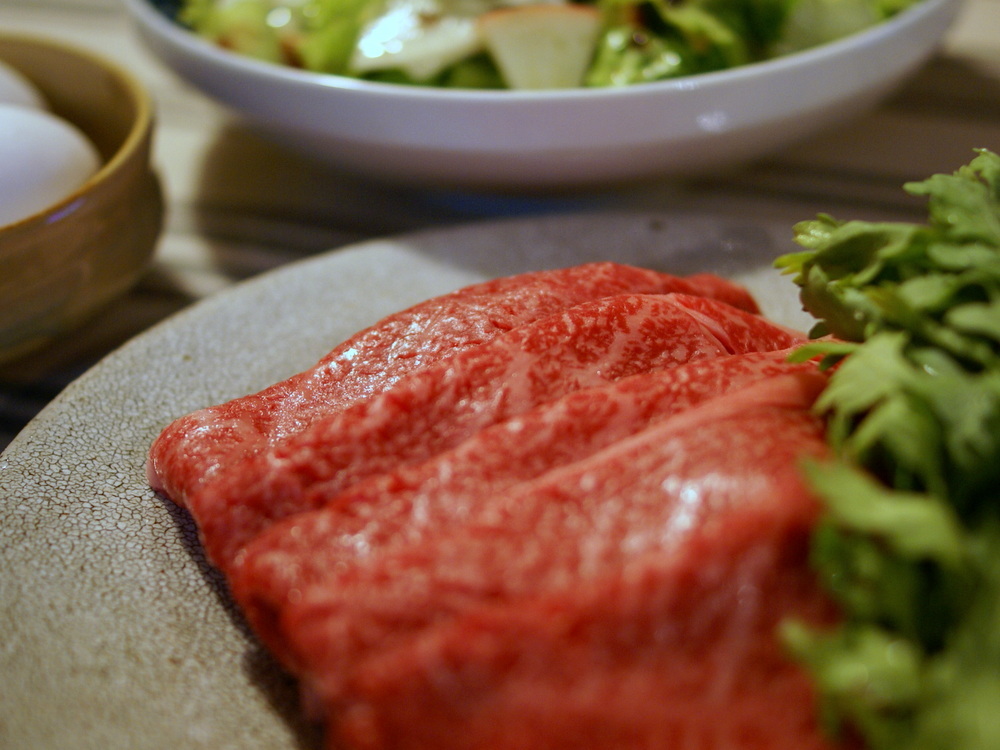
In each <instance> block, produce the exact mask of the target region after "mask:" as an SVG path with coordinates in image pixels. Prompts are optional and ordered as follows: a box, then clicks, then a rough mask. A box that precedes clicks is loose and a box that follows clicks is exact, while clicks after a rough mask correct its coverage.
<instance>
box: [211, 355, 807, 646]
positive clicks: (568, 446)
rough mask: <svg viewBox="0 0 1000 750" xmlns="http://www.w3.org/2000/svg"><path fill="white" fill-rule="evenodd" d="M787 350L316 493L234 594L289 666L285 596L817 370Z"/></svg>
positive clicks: (654, 380)
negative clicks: (693, 415) (738, 393)
mask: <svg viewBox="0 0 1000 750" xmlns="http://www.w3.org/2000/svg"><path fill="white" fill-rule="evenodd" d="M787 355H788V351H787V350H781V351H774V352H754V353H750V354H744V355H733V356H729V357H719V358H714V359H703V360H696V361H692V362H688V363H685V364H682V365H678V366H677V367H672V368H668V369H665V370H657V371H653V372H649V373H642V374H639V375H634V376H631V377H628V378H623V379H621V380H618V381H616V382H614V383H610V384H607V385H603V386H597V387H593V388H586V389H582V390H579V391H574V392H573V393H570V394H569V395H567V396H564V397H563V398H560V399H556V400H554V401H549V402H546V403H544V404H542V405H541V406H539V407H536V408H535V409H532V410H531V411H529V412H527V413H525V414H523V415H519V416H517V417H514V418H512V419H509V420H505V421H502V422H500V423H498V424H496V425H493V426H492V427H488V428H486V429H484V430H481V431H479V432H477V433H475V434H474V435H472V436H471V437H470V438H468V439H467V440H465V441H464V442H462V443H460V444H459V445H458V446H456V447H455V448H454V449H452V450H448V451H444V452H442V453H440V454H437V455H435V456H433V457H432V458H430V459H429V460H427V461H424V462H422V463H419V464H414V465H407V466H404V467H402V468H400V469H398V470H396V471H394V472H391V473H387V474H381V475H377V476H374V477H372V478H370V479H368V480H365V481H362V482H359V483H357V484H355V485H353V486H352V487H350V488H348V489H347V490H346V491H344V492H340V493H334V494H333V495H332V496H331V495H323V496H319V494H320V493H318V491H316V490H314V491H313V492H312V493H310V494H311V495H312V497H311V499H310V503H309V504H310V505H315V506H317V507H318V506H320V505H323V506H324V507H323V508H322V509H321V510H317V511H313V512H311V513H307V514H304V515H302V514H300V515H297V516H295V517H294V518H291V519H288V520H287V521H285V522H282V523H279V524H276V525H275V526H274V527H272V528H271V529H269V530H268V531H267V532H265V533H264V534H262V535H261V536H260V537H258V538H257V539H255V540H254V541H253V542H251V544H250V545H248V547H247V548H246V550H245V551H244V552H243V553H242V554H241V555H239V557H238V558H237V560H236V561H235V563H234V565H233V567H232V569H231V571H230V578H231V580H230V584H231V589H232V592H233V595H234V597H235V598H236V600H237V602H238V603H239V604H240V605H241V607H242V609H243V611H244V613H245V614H246V615H247V617H248V619H249V621H250V623H251V624H252V625H253V627H254V630H255V631H256V632H257V633H258V634H259V635H260V637H261V638H262V639H263V640H264V642H265V643H267V644H268V645H269V646H270V647H271V648H272V650H273V651H275V652H276V653H277V654H278V655H279V657H280V658H282V660H283V661H285V662H288V663H289V664H290V662H291V655H290V654H287V653H286V651H285V649H284V645H283V639H282V638H281V637H280V636H279V634H278V633H277V632H275V629H276V628H277V622H278V617H279V612H280V610H281V609H282V608H283V607H284V605H285V603H286V601H287V600H288V596H289V592H294V594H295V595H296V596H298V595H299V594H300V593H301V592H302V591H303V590H305V589H306V588H308V587H311V586H313V585H316V584H317V583H318V582H320V581H321V580H323V579H324V578H327V577H331V576H333V575H334V572H335V571H338V570H341V569H343V567H344V566H345V565H349V564H356V563H357V562H358V561H359V560H361V559H363V558H365V557H367V556H370V555H374V554H379V553H382V552H384V551H385V550H386V549H387V548H388V547H389V546H391V545H394V544H410V543H413V542H415V541H418V540H419V539H420V538H422V537H423V535H424V534H426V533H428V532H430V533H433V532H434V531H435V530H436V529H437V528H439V526H440V525H441V524H446V523H449V522H453V521H454V519H455V518H458V517H462V516H465V515H467V514H469V513H471V512H472V511H473V508H474V507H475V503H476V502H477V500H478V499H479V498H482V497H489V496H491V495H494V494H496V493H498V492H501V491H503V490H506V489H507V488H509V487H512V486H514V485H516V484H518V483H520V482H524V481H527V480H529V479H533V478H535V477H537V476H539V475H541V474H543V473H545V472H546V471H549V470H551V469H553V468H556V467H558V466H562V465H565V464H568V463H571V462H573V461H577V460H580V459H582V458H585V457H586V456H589V455H591V454H593V453H595V452H596V451H598V450H600V449H602V448H605V447H607V446H608V445H610V444H612V443H614V442H616V441H618V440H621V439H623V438H625V437H628V436H630V435H633V434H635V433H636V432H639V431H641V430H643V429H645V428H646V427H649V426H650V425H652V424H655V423H656V422H659V421H661V420H663V419H666V418H668V417H670V416H672V415H674V414H678V413H680V412H682V411H684V410H686V409H689V408H691V407H692V406H694V405H696V404H698V403H701V402H703V401H705V400H707V399H710V398H713V397H716V396H719V395H721V394H723V393H727V392H729V391H733V390H736V389H739V388H742V387H744V386H746V385H748V384H749V383H752V382H756V381H759V380H763V379H766V378H771V377H774V376H776V375H780V374H783V373H790V372H800V371H811V370H813V369H814V367H815V366H814V365H813V364H811V363H802V364H790V363H789V362H787Z"/></svg>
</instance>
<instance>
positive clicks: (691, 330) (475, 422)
mask: <svg viewBox="0 0 1000 750" xmlns="http://www.w3.org/2000/svg"><path fill="white" fill-rule="evenodd" d="M802 341H803V337H802V335H801V334H798V333H796V332H791V331H788V330H786V329H784V328H782V327H780V326H777V325H774V324H771V323H768V322H767V321H766V320H764V319H763V318H760V317H759V316H756V315H753V314H750V313H746V312H743V311H741V310H738V309H737V308H734V307H731V306H730V305H727V304H724V303H721V302H718V301H715V300H706V299H703V298H694V297H690V296H688V295H680V294H666V295H619V296H614V297H604V298H602V299H599V300H595V301H593V302H588V303H583V304H581V305H577V306H574V307H572V308H569V309H567V310H565V311H563V312H560V313H556V314H554V315H551V316H548V317H546V318H542V319H541V320H538V321H535V322H534V323H530V324H526V325H523V326H520V327H517V328H514V329H513V330H511V331H508V332H506V333H503V334H500V335H498V336H496V337H494V338H493V339H491V340H490V341H488V342H486V343H484V344H480V345H478V346H474V347H470V348H467V349H463V350H461V351H459V352H458V353H457V354H454V355H452V356H451V357H447V358H444V359H441V360H439V361H437V362H436V363H434V364H431V365H428V366H426V367H422V368H420V369H419V370H416V371H414V372H412V373H410V374H409V375H407V376H406V377H404V378H401V379H400V380H399V381H397V382H396V383H395V384H394V385H393V386H392V387H391V388H389V389H388V390H386V391H384V392H382V393H380V394H377V395H375V396H373V397H372V398H369V399H367V400H366V401H362V402H360V403H358V404H356V405H355V406H353V407H350V408H348V409H347V410H345V411H343V412H339V413H335V414H333V415H331V416H329V417H325V418H321V419H318V420H316V421H315V422H313V423H312V424H311V425H310V426H309V427H308V428H307V429H304V430H303V431H301V432H299V433H297V434H295V435H292V436H290V437H288V438H287V439H285V440H283V441H281V442H279V443H277V444H276V445H274V446H273V447H271V448H270V449H268V450H265V451H261V452H260V453H258V454H256V455H254V456H251V457H249V458H247V459H245V460H241V461H237V462H234V463H233V464H232V465H230V466H228V467H227V468H226V469H225V470H224V471H219V472H218V476H217V477H216V479H215V480H214V481H213V482H211V483H208V484H206V485H204V486H202V487H201V488H200V489H199V490H198V491H197V492H195V493H193V494H192V495H191V496H190V498H189V500H188V508H189V510H190V511H191V513H192V515H193V516H194V518H195V520H196V521H197V523H198V525H199V529H200V531H201V535H202V540H203V542H204V545H205V549H206V552H207V553H208V555H209V558H210V559H211V560H212V561H213V563H214V564H215V565H217V566H218V567H219V568H221V569H222V570H223V572H227V571H228V569H229V567H230V564H231V561H232V560H233V558H234V556H235V555H236V554H238V552H239V551H240V549H242V547H243V546H244V545H245V544H246V543H247V542H249V541H251V540H252V539H253V538H254V537H256V536H257V535H259V534H260V533H261V532H263V531H264V530H265V529H266V528H267V527H268V526H270V525H271V524H272V523H273V522H275V521H276V520H279V519H281V518H285V517H288V516H291V515H294V514H297V513H301V512H304V511H307V510H312V509H313V508H314V507H315V505H310V503H311V502H312V500H311V498H314V497H316V496H317V495H316V494H315V493H313V490H316V489H317V488H319V487H322V494H325V495H329V494H331V493H333V492H338V491H340V490H343V489H346V488H347V487H349V486H351V485H352V484H354V483H355V482H358V481H360V480H362V479H365V478H367V477H370V476H373V475H376V474H380V473H385V472H389V471H393V470H395V469H396V468H398V467H399V466H402V465H405V464H411V463H417V462H419V461H423V460H426V459H427V458H429V457H431V456H433V455H434V454H436V453H439V452H441V451H443V450H447V449H449V448H452V447H454V446H455V445H457V444H458V443H459V442H461V441H462V440H464V439H465V438H467V437H469V436H470V435H472V434H473V433H475V432H477V431H478V430H481V429H483V428H485V427H487V426H489V425H491V424H494V423H496V422H498V421H500V420H502V419H506V418H509V417H512V416H514V415H517V414H521V413H524V412H525V411H528V410H529V409H531V408H533V407H535V406H537V405H539V404H541V403H544V402H546V401H549V400H553V399H556V398H559V397H561V396H563V395H565V394H567V393H570V392H572V391H575V390H579V389H580V388H585V387H590V386H594V385H598V384H602V383H607V382H611V381H614V380H617V379H620V378H622V377H627V376H629V375H633V374H637V373H641V372H645V371H649V370H655V369H660V368H664V367H670V366H676V365H677V364H680V363H683V362H687V361H690V360H694V359H705V358H714V357H719V356H726V355H731V354H736V353H744V352H746V351H757V350H767V349H785V348H788V347H790V346H793V345H795V344H799V343H801V342H802ZM310 493H312V494H310ZM322 494H321V495H319V496H320V497H321V496H322Z"/></svg>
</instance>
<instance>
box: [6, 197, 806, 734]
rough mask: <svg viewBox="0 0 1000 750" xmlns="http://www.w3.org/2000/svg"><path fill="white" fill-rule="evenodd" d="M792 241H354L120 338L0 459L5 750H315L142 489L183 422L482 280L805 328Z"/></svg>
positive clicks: (639, 230) (249, 641)
mask: <svg viewBox="0 0 1000 750" xmlns="http://www.w3.org/2000/svg"><path fill="white" fill-rule="evenodd" d="M790 234H791V230H790V228H789V227H780V226H777V227H775V226H764V225H760V224H754V223H747V222H744V221H739V220H735V219H725V218H712V217H691V216H685V217H679V216H672V215H649V214H642V215H628V214H614V215H607V214H597V215H589V216H556V217H550V218H532V219H520V220H514V221H505V222H490V223H483V224H476V225H472V226H468V227H461V228H456V229H450V230H443V231H435V232H428V233H423V234H416V235H409V236H406V237H402V238H397V239H391V240H384V241H377V242H369V243H365V244H362V245H357V246H354V247H350V248H346V249H341V250H338V251H335V252H330V253H328V254H325V255H322V256H319V257H316V258H313V259H310V260H308V261H304V262H301V263H298V264H295V265H291V266H288V267H285V268H283V269H281V270H279V271H277V272H273V273H271V274H268V275H266V276H262V277H260V278H258V279H255V280H253V281H251V282H248V283H246V284H243V285H242V286H240V287H238V288H237V289H235V290H234V291H232V292H228V293H225V294H222V295H219V296H217V297H215V298H212V299H209V300H207V301H205V302H202V303H200V304H198V305H195V306H193V307H192V308H191V309H189V310H187V311H185V312H184V313H182V314H179V315H177V316H175V317H173V318H171V319H170V320H168V321H167V322H165V323H163V324H161V325H159V326H157V327H155V328H153V329H152V330H150V331H148V332H147V333H145V334H143V335H142V336H140V337H138V338H137V339H135V340H133V341H132V342H130V343H129V344H127V345H126V346H124V347H123V348H121V349H120V350H119V351H117V352H116V353H114V354H112V355H111V356H109V357H108V358H106V359H105V360H104V361H103V362H101V363H100V364H99V365H98V366H97V367H95V368H94V369H92V370H91V371H90V372H88V373H87V374H85V375H84V376H83V377H81V378H80V379H79V380H77V381H76V382H75V383H73V384H72V385H71V386H70V387H69V388H67V389H66V391H65V392H64V393H63V394H62V395H61V396H60V397H59V398H58V399H56V400H55V401H54V402H53V403H52V404H51V405H50V406H49V407H48V408H46V409H45V410H44V411H43V412H42V413H41V414H40V415H39V416H38V417H37V418H36V419H35V420H34V421H33V422H32V423H31V424H30V425H29V426H28V427H27V428H26V429H25V430H24V431H23V433H22V434H21V435H20V436H18V438H17V439H16V440H15V441H14V442H13V443H12V444H11V445H10V446H9V448H8V449H7V451H6V452H5V453H4V454H3V456H2V458H0V503H2V508H0V514H2V521H0V565H2V568H0V570H2V572H0V686H2V687H0V696H2V697H0V747H3V748H31V750H47V749H48V748H60V750H62V749H64V748H74V750H79V749H80V748H99V749H100V750H117V749H118V748H127V749H128V750H142V749H143V748H156V749H157V750H161V749H162V750H168V749H169V750H192V749H194V748H211V749H212V750H223V749H224V748H239V749H240V750H253V749H254V748H267V749H268V750H282V749H284V748H310V747H316V746H317V745H318V734H317V733H316V732H315V730H314V729H313V728H311V727H309V726H308V724H306V723H305V722H304V721H303V720H302V719H301V718H299V717H300V713H299V710H298V707H297V705H296V697H295V688H294V685H293V684H291V682H290V681H289V680H288V679H287V678H285V677H284V676H283V675H282V673H281V672H280V670H278V669H277V667H276V666H275V665H274V663H273V662H272V661H270V660H269V658H268V657H267V656H266V655H265V654H263V653H262V652H261V651H260V649H259V648H258V646H257V645H256V643H255V641H254V639H253V637H252V636H251V635H249V634H248V633H247V631H246V629H245V627H244V625H243V623H242V621H241V619H240V617H239V615H238V614H237V613H235V612H234V611H233V609H232V607H231V605H230V602H229V600H228V598H227V596H226V593H225V589H224V587H223V586H222V585H221V584H220V581H219V579H218V577H217V576H216V575H215V574H214V573H213V571H212V570H211V569H210V568H209V567H208V566H207V565H206V564H205V561H204V558H203V557H202V555H201V552H200V548H199V545H198V542H197V538H196V535H195V532H194V530H193V527H192V525H191V522H190V519H189V518H188V516H187V515H186V514H184V513H182V512H179V511H178V510H176V509H175V508H174V507H173V506H172V505H171V504H170V503H169V502H167V501H164V500H162V499H160V498H158V497H157V496H156V495H155V494H154V493H153V492H151V491H150V490H149V489H148V488H147V486H146V483H145V476H144V471H143V462H144V459H145V453H146V450H147V448H148V446H149V445H150V443H151V441H152V440H153V438H154V437H155V436H156V435H157V433H158V432H159V430H160V429H161V428H162V427H163V426H164V425H165V424H167V423H168V422H169V421H170V420H172V419H174V418H175V417H178V416H180V415H182V414H184V413H186V412H188V411H191V410H193V409H196V408H198V407H202V406H205V405H208V404H211V403H216V402H219V401H221V400H224V399H228V398H231V397H235V396H239V395H241V394H244V393H248V392H251V391H254V390H257V389H259V388H261V387H263V386H265V385H268V384H270V383H271V382H274V381H276V380H278V379H281V378H283V377H286V376H288V375H290V374H292V373H293V372H296V371H298V370H301V369H304V368H306V367H308V366H310V365H311V364H312V363H313V362H315V361H316V360H317V359H318V358H319V357H320V356H321V355H323V354H324V353H326V352H327V351H328V350H329V349H331V348H332V347H333V346H334V345H335V344H336V343H338V342H339V341H341V340H342V339H344V338H346V337H347V336H348V335H350V334H351V333H353V332H354V331H356V330H358V329H359V328H361V327H363V326H365V325H367V324H369V323H372V322H374V321H375V320H376V319H378V318H380V317H382V316H383V315H385V314H387V313H389V312H392V311H393V310H396V309H399V308H402V307H404V306H407V305H409V304H410V303H413V302H416V301H418V300H420V299H423V298H426V297H429V296H432V295H434V294H438V293H441V292H444V291H448V290H451V289H454V288H456V287H459V286H462V285H465V284H468V283H472V282H474V281H478V280H481V279H483V278H486V277H491V276H497V275H505V274H511V273H516V272H520V271H525V270H530V269H534V268H543V267H553V266H564V265H571V264H575V263H579V262H585V261H589V260H604V259H610V260H618V261H622V262H628V263H634V264H637V265H645V266H649V267H653V268H659V269H662V270H666V271H669V272H672V273H679V274H684V273H691V272H695V271H705V270H707V271H714V272H717V273H720V274H722V275H725V276H728V277H730V278H735V279H737V280H740V281H743V282H744V283H746V284H747V285H748V286H749V287H750V288H751V289H752V290H753V291H754V292H755V293H756V294H757V295H758V297H759V299H760V300H761V303H762V306H763V307H764V308H765V313H766V314H768V315H770V316H771V317H772V318H774V319H776V320H780V321H782V322H785V323H787V324H791V325H799V326H802V325H805V321H806V319H805V317H804V316H803V315H802V313H801V312H800V311H799V308H798V303H797V299H796V294H795V289H794V286H793V285H792V283H791V282H790V281H789V280H788V279H785V278H781V277H779V276H778V275H777V273H776V272H774V271H773V270H772V269H771V262H772V260H773V259H774V257H775V256H777V255H779V254H781V253H783V252H786V251H788V250H791V249H793V245H792V244H791V240H790Z"/></svg>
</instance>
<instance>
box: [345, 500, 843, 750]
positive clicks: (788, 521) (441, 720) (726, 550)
mask: <svg viewBox="0 0 1000 750" xmlns="http://www.w3.org/2000/svg"><path fill="white" fill-rule="evenodd" d="M806 520H807V519H806V518H804V517H802V515H801V514H800V513H799V511H798V510H797V509H796V508H794V507H793V506H786V505H784V504H782V503H772V504H769V505H768V506H767V507H764V508H760V509H755V510H734V511H730V512H727V513H726V514H725V515H724V516H722V517H719V518H717V519H716V520H715V522H714V523H713V524H712V525H711V526H709V527H707V528H706V529H704V530H698V531H695V532H694V533H693V534H692V536H691V538H689V539H687V540H685V542H684V543H683V544H681V545H678V546H677V547H668V548H666V549H662V550H652V551H650V552H648V553H646V554H644V555H642V556H641V557H638V558H636V559H635V560H630V561H629V562H628V563H626V564H625V565H624V566H623V567H622V568H621V569H619V570H613V571H610V572H608V573H607V574H606V575H604V576H602V577H600V578H598V579H596V580H593V581H590V582H588V583H587V584H586V585H582V586H579V587H576V588H575V589H572V590H569V589H563V590H561V591H559V592H556V593H547V594H545V595H543V596H529V597H525V598H522V599H517V600H515V601H514V602H511V603H509V604H506V605H503V606H497V605H492V606H490V605H487V606H484V607H481V608H479V609H475V610H472V611H470V612H468V613H465V614H464V615H462V616H460V617H458V618H456V619H455V620H453V621H450V622H448V623H446V624H443V625H442V626H440V627H437V628H430V629H428V630H426V631H424V632H423V633H422V634H421V635H420V636H419V637H418V638H417V639H415V640H413V641H410V642H407V644H406V645H405V646H402V647H400V648H396V649H390V650H388V651H386V652H384V653H376V654H374V655H373V656H372V658H371V659H369V660H368V661H367V662H366V663H365V664H364V666H363V668H361V669H360V670H359V671H358V672H357V673H356V674H355V676H354V679H353V680H352V681H351V683H350V685H349V687H348V689H347V690H346V691H345V692H346V697H345V698H344V699H343V700H342V701H340V702H337V703H336V704H335V705H334V706H330V707H328V710H329V711H330V716H329V727H330V734H329V739H328V743H329V744H328V746H329V747H330V748H331V750H333V748H340V749H341V750H344V749H345V748H354V749H360V748H363V749H364V750H375V749H376V748H393V749H394V750H410V749H413V750H416V749H418V748H420V749H421V750H426V749H427V748H434V749H435V750H562V749H563V748H573V750H673V749H674V748H698V749H699V750H833V748H840V750H844V748H846V747H848V746H852V745H850V743H848V742H838V741H837V740H836V739H835V738H833V737H830V736H827V735H826V734H825V732H824V731H823V730H822V729H821V727H820V725H819V722H818V718H817V717H818V716H819V712H818V706H817V697H816V695H815V692H814V689H813V686H812V684H811V682H810V679H809V677H808V675H807V674H806V673H805V672H804V671H803V670H802V669H801V668H800V667H799V666H798V665H796V664H795V663H794V662H792V661H791V660H790V659H789V657H788V655H787V654H786V653H785V652H784V650H783V648H782V644H781V642H780V640H779V637H778V630H779V628H780V626H781V623H782V622H783V621H784V620H785V619H786V618H796V619H798V620H801V621H805V622H809V623H811V624H813V625H816V626H823V625H824V624H828V623H832V622H834V621H835V619H836V612H835V611H834V609H833V607H832V606H831V603H830V602H829V601H828V600H827V599H826V598H825V597H824V596H823V594H822V593H821V590H820V587H819V586H818V584H817V583H816V581H815V580H814V578H813V576H812V575H811V573H810V570H809V567H808V564H807V560H806V558H807V555H808V551H807V549H808V539H809V526H808V523H806Z"/></svg>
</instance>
